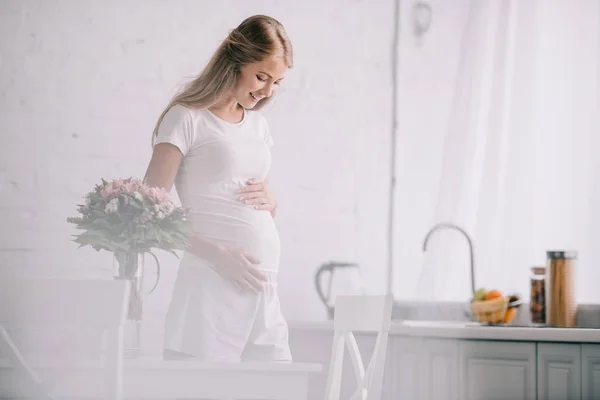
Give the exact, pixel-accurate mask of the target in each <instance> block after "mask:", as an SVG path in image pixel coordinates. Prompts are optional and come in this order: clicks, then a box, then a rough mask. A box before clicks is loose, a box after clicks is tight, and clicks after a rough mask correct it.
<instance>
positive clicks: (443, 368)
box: [421, 339, 459, 400]
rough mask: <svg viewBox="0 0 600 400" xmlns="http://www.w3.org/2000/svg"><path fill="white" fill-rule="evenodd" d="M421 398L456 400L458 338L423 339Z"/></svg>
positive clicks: (424, 399)
mask: <svg viewBox="0 0 600 400" xmlns="http://www.w3.org/2000/svg"><path fill="white" fill-rule="evenodd" d="M423 344H424V346H423V348H424V357H423V358H422V363H423V369H422V371H423V372H422V377H423V379H422V385H421V388H422V391H421V392H422V394H423V396H422V399H423V400H458V399H459V397H458V340H444V339H426V340H424V341H423Z"/></svg>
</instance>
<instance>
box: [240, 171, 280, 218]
mask: <svg viewBox="0 0 600 400" xmlns="http://www.w3.org/2000/svg"><path fill="white" fill-rule="evenodd" d="M247 184H248V185H247V186H245V187H243V188H241V189H239V190H238V193H240V196H239V198H238V199H239V200H240V201H242V202H243V203H245V204H248V205H252V206H254V208H256V209H257V210H266V211H269V212H270V213H271V215H272V216H275V210H276V209H277V201H276V200H275V197H274V196H273V194H272V193H271V191H270V190H269V188H268V187H267V183H266V181H264V182H263V181H260V180H258V179H250V180H249V181H248V182H247Z"/></svg>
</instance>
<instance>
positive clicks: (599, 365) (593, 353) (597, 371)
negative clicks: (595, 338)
mask: <svg viewBox="0 0 600 400" xmlns="http://www.w3.org/2000/svg"><path fill="white" fill-rule="evenodd" d="M581 359H582V363H581V364H582V366H583V368H582V376H581V398H582V399H583V400H592V399H600V344H584V345H581Z"/></svg>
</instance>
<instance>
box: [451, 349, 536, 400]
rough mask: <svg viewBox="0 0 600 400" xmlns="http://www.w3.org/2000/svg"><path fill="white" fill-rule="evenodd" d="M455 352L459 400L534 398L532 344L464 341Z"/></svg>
mask: <svg viewBox="0 0 600 400" xmlns="http://www.w3.org/2000/svg"><path fill="white" fill-rule="evenodd" d="M459 349H460V371H459V382H460V383H459V393H460V398H461V399H464V400H481V399H486V400H534V399H535V398H536V347H535V343H528V342H495V341H471V340H466V341H461V342H460V347H459Z"/></svg>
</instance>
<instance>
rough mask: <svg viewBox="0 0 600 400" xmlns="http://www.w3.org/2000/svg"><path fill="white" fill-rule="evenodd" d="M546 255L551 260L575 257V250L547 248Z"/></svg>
mask: <svg viewBox="0 0 600 400" xmlns="http://www.w3.org/2000/svg"><path fill="white" fill-rule="evenodd" d="M546 256H547V257H548V258H549V259H551V260H556V259H576V258H577V252H576V251H571V250H549V251H547V252H546Z"/></svg>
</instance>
